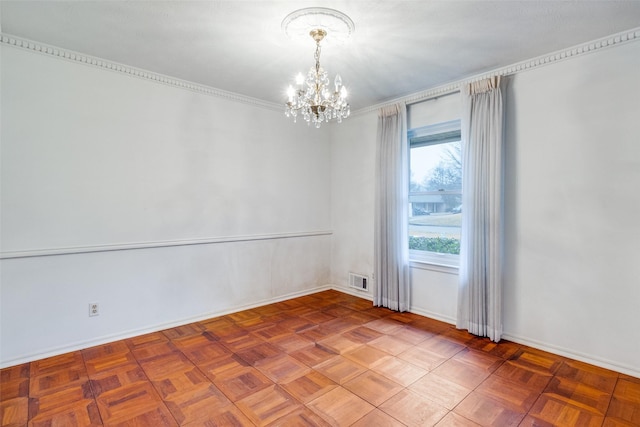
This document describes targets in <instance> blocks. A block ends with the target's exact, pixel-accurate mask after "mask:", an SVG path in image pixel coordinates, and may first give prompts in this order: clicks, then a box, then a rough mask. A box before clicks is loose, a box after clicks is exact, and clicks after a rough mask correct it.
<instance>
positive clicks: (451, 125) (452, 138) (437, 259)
mask: <svg viewBox="0 0 640 427" xmlns="http://www.w3.org/2000/svg"><path fill="white" fill-rule="evenodd" d="M461 138H462V137H461V122H460V120H459V119H457V120H450V121H446V122H441V123H436V124H432V125H427V126H421V127H418V128H413V129H409V130H408V131H407V144H408V153H409V161H408V168H407V169H408V170H407V174H408V175H409V181H410V180H411V149H412V148H418V147H424V146H429V145H439V144H446V143H450V142H457V141H461V140H462V139H461ZM436 194H437V195H446V194H460V195H462V189H460V192H458V191H420V192H412V191H410V189H409V190H408V195H409V197H411V196H412V195H436ZM409 219H410V216H409V212H408V211H407V218H406V221H407V226H408V225H409V224H408V223H409ZM408 237H409V235H407V240H408ZM409 261H410V262H411V263H415V264H418V265H420V264H429V265H433V266H437V267H438V268H444V269H456V270H457V268H458V267H459V265H460V255H455V254H444V253H439V252H430V251H421V250H417V249H409Z"/></svg>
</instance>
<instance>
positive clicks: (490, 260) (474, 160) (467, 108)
mask: <svg viewBox="0 0 640 427" xmlns="http://www.w3.org/2000/svg"><path fill="white" fill-rule="evenodd" d="M462 92H463V93H462V99H463V102H462V105H463V113H462V129H461V131H462V168H463V172H462V200H463V201H462V212H463V213H462V237H461V248H460V283H459V290H458V316H457V321H456V326H457V327H458V328H460V329H467V330H468V331H469V332H470V333H472V334H474V335H479V336H483V337H489V338H490V339H491V340H492V341H496V342H498V341H500V337H501V335H502V259H503V244H502V242H503V225H502V222H503V200H502V199H503V169H504V161H503V100H502V92H501V90H500V77H493V78H490V79H486V80H482V81H479V82H474V83H471V84H468V85H466V87H463V91H462Z"/></svg>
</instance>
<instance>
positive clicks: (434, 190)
mask: <svg viewBox="0 0 640 427" xmlns="http://www.w3.org/2000/svg"><path fill="white" fill-rule="evenodd" d="M407 136H408V141H409V173H410V180H409V181H410V185H409V212H408V221H409V252H410V257H411V259H412V260H414V261H421V262H427V263H433V264H439V265H446V266H457V265H458V255H459V253H460V229H461V224H462V147H461V142H460V120H453V121H449V122H444V123H438V124H435V125H430V126H424V127H420V128H415V129H411V130H409V132H408V135H407Z"/></svg>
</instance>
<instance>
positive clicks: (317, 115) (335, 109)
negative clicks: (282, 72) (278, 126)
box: [282, 7, 355, 128]
mask: <svg viewBox="0 0 640 427" xmlns="http://www.w3.org/2000/svg"><path fill="white" fill-rule="evenodd" d="M282 29H283V30H284V32H285V34H287V36H289V37H291V38H298V39H299V38H301V37H305V38H306V37H309V36H311V38H312V39H313V40H314V41H315V43H316V52H315V55H314V58H315V60H316V63H315V66H313V67H311V68H310V69H309V71H308V72H307V76H306V77H305V76H303V75H302V73H299V74H298V75H297V77H296V82H295V85H290V86H289V88H288V89H287V97H288V100H287V102H286V104H285V115H286V116H287V117H293V121H294V122H296V120H297V118H298V116H302V118H303V119H304V120H305V121H306V122H307V124H308V125H310V124H311V123H313V124H314V125H315V127H316V128H319V127H320V125H321V124H322V123H323V122H328V121H329V120H332V119H335V120H336V121H337V122H338V123H340V122H342V119H346V118H347V117H349V114H350V113H351V108H350V106H349V103H348V102H347V89H346V88H345V87H344V86H343V85H342V78H341V77H340V75H339V74H336V77H335V79H334V80H333V87H332V86H331V83H330V80H329V74H328V73H327V72H326V71H325V70H324V69H323V68H322V67H321V66H320V52H321V47H320V42H322V41H323V40H325V41H327V42H332V43H335V44H340V43H343V42H345V41H346V40H347V39H348V38H349V37H350V36H351V34H352V33H353V31H354V29H355V26H354V24H353V21H352V20H351V19H350V18H349V17H348V16H347V15H345V14H344V13H342V12H339V11H337V10H333V9H327V8H322V7H311V8H305V9H300V10H297V11H295V12H293V13H290V14H289V15H287V16H286V17H285V18H284V20H283V21H282Z"/></svg>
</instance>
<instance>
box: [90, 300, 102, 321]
mask: <svg viewBox="0 0 640 427" xmlns="http://www.w3.org/2000/svg"><path fill="white" fill-rule="evenodd" d="M99 314H100V307H99V306H98V303H97V302H90V303H89V317H91V316H97V315H99Z"/></svg>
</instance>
